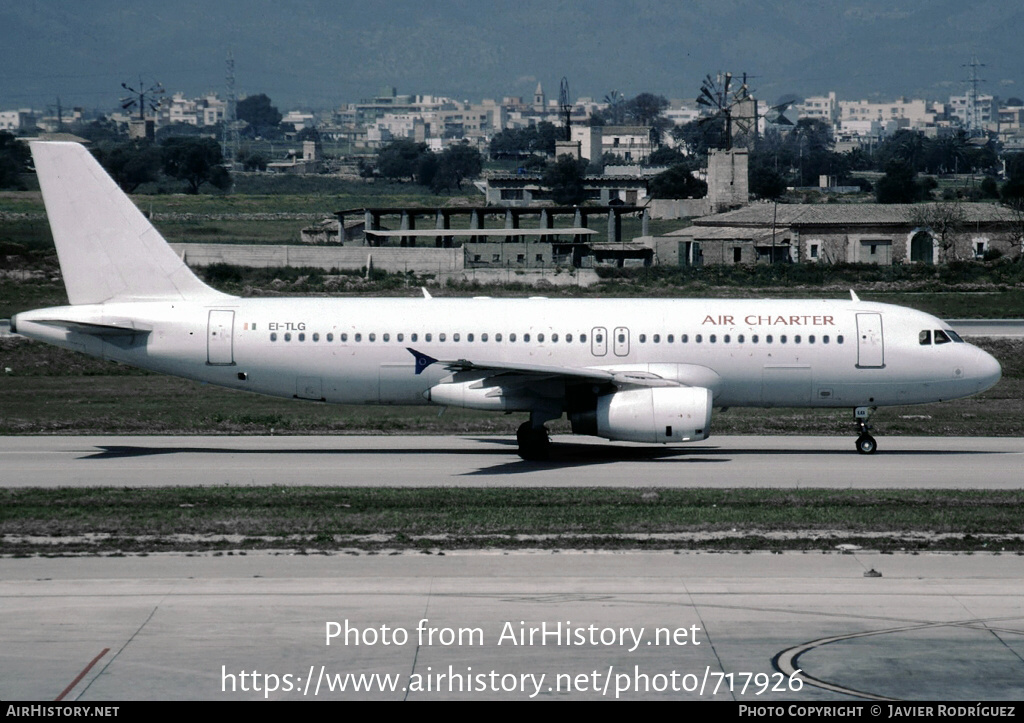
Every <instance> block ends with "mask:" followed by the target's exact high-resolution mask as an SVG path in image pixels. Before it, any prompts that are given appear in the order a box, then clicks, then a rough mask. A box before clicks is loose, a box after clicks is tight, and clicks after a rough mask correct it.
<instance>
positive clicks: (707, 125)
mask: <svg viewBox="0 0 1024 723" xmlns="http://www.w3.org/2000/svg"><path fill="white" fill-rule="evenodd" d="M672 137H673V138H675V139H676V140H677V141H680V142H681V143H683V144H685V145H686V150H687V151H689V153H690V155H691V156H698V157H701V158H703V157H704V156H707V154H708V149H710V148H724V147H725V119H724V118H723V117H721V116H719V117H717V118H710V119H707V120H696V121H690V122H689V123H684V124H683V125H681V126H676V127H675V128H673V129H672Z"/></svg>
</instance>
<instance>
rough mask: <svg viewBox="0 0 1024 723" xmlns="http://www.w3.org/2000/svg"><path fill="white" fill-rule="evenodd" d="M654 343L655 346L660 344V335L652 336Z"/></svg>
mask: <svg viewBox="0 0 1024 723" xmlns="http://www.w3.org/2000/svg"><path fill="white" fill-rule="evenodd" d="M654 343H655V344H659V343H661V335H660V334H655V335H654Z"/></svg>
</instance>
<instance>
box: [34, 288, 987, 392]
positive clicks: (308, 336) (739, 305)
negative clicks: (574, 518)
mask: <svg viewBox="0 0 1024 723" xmlns="http://www.w3.org/2000/svg"><path fill="white" fill-rule="evenodd" d="M52 319H60V320H62V321H64V322H67V321H80V322H82V323H83V324H98V325H103V324H113V325H120V326H124V325H126V324H128V325H132V326H133V327H134V328H137V329H139V330H140V333H139V334H137V335H120V336H103V335H96V334H89V333H80V332H78V331H75V330H73V329H68V328H67V327H66V326H59V325H52V324H47V323H43V322H45V321H47V320H52ZM15 324H16V328H17V331H18V333H20V334H22V335H24V336H28V337H32V338H36V339H40V340H43V341H47V342H49V343H53V344H57V345H59V346H64V347H67V348H71V349H75V350H78V351H83V352H85V353H88V354H91V355H94V356H99V357H103V358H107V359H113V360H116V361H119V362H123V363H126V364H131V365H134V366H138V367H143V368H146V369H152V370H155V371H159V372H164V373H167V374H174V375H178V376H182V377H187V378H191V379H196V380H202V381H206V382H210V383H213V384H219V385H222V386H225V387H230V388H233V389H244V390H249V391H253V392H259V393H261V394H269V395H274V396H280V397H296V398H304V399H313V400H321V401H326V402H332V403H349V404H425V403H429V401H430V399H429V396H430V395H429V390H430V389H431V388H432V387H436V386H437V385H439V384H443V383H445V382H446V381H451V380H452V374H451V372H449V371H447V370H446V369H445V368H444V366H443V365H442V364H436V365H433V366H430V367H428V368H426V369H425V370H423V372H422V373H421V374H418V375H417V374H416V373H415V365H414V361H415V360H414V357H413V355H412V353H411V352H410V351H409V349H410V348H412V349H415V350H416V351H418V352H420V353H422V354H426V355H429V356H431V357H433V358H435V359H438V360H446V361H456V360H463V359H465V360H472V361H473V362H476V363H494V364H509V365H531V366H541V367H551V368H560V369H584V368H595V369H604V370H613V371H617V372H618V371H623V372H629V371H634V372H649V373H652V374H656V375H657V376H660V377H663V378H665V379H668V380H670V381H672V382H676V383H681V384H683V385H690V386H697V387H706V388H708V389H710V390H711V391H712V394H713V399H714V405H715V406H720V407H728V406H763V407H772V406H790V407H861V406H885V405H895V404H918V403H925V402H935V401H941V400H945V399H952V398H957V397H964V396H969V395H971V394H976V393H978V392H980V391H983V390H984V389H987V388H989V387H990V386H992V385H993V384H995V382H996V381H998V379H999V376H1000V369H999V365H998V363H997V362H996V361H995V359H993V358H992V357H991V356H990V355H988V354H987V353H986V352H984V351H982V350H981V349H978V348H977V347H974V346H973V345H970V344H965V343H961V342H950V343H943V344H932V343H929V344H922V343H921V337H920V334H921V332H922V331H929V332H933V331H934V330H938V329H947V330H948V326H947V325H946V324H945V323H944V322H942V321H940V320H938V319H936V318H935V317H933V316H930V315H928V314H924V313H922V312H918V311H914V310H912V309H907V308H903V307H897V306H891V305H886V304H875V303H869V302H861V301H822V300H725V299H699V300H697V299H694V300H688V299H502V298H474V299H451V298H432V299H426V298H423V299H421V298H410V299H405V298H397V299H396V298H360V299H336V298H289V299H284V298H282V299H264V298H260V299H242V298H232V297H224V298H223V299H219V300H217V302H216V303H196V302H167V301H154V302H139V301H134V302H130V303H107V304H90V305H78V306H71V307H61V308H56V309H40V310H36V311H31V312H25V313H22V314H18V315H17V316H16V317H15ZM954 336H955V335H954ZM570 381H571V380H570ZM552 383H553V385H554V388H553V389H551V392H550V397H551V398H552V399H561V398H563V397H564V396H565V386H566V385H567V384H568V383H569V382H568V381H567V380H566V379H564V378H556V379H554V381H553V382H552ZM541 386H542V385H541ZM534 387H535V389H534V396H533V397H532V398H531V399H532V400H533V401H531V399H526V400H520V401H519V402H514V401H513V402H507V403H506V404H505V406H500V405H499V406H495V405H494V404H490V403H489V402H487V401H484V402H481V401H480V400H478V399H475V400H471V401H467V402H466V404H464V406H472V407H477V408H495V409H497V408H501V409H507V410H511V409H517V410H524V411H526V410H529V409H530V408H531V404H534V403H535V401H536V388H537V385H536V384H535V385H534ZM542 394H543V392H542ZM434 401H436V402H438V403H445V404H448V403H451V400H450V399H448V398H447V397H446V398H445V399H444V401H443V402H441V401H438V400H437V399H435V400H434ZM488 404H490V406H488Z"/></svg>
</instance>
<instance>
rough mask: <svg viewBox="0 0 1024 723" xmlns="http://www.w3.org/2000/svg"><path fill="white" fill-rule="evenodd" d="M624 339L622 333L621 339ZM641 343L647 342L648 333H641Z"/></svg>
mask: <svg viewBox="0 0 1024 723" xmlns="http://www.w3.org/2000/svg"><path fill="white" fill-rule="evenodd" d="M622 340H623V339H622V336H621V335H620V336H619V341H622ZM640 343H641V344H646V343H647V334H641V335H640Z"/></svg>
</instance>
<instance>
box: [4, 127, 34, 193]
mask: <svg viewBox="0 0 1024 723" xmlns="http://www.w3.org/2000/svg"><path fill="white" fill-rule="evenodd" d="M30 156H31V154H30V153H29V150H28V146H27V145H26V144H24V143H22V142H21V141H19V140H18V139H17V138H15V136H14V134H13V133H8V132H7V131H0V188H18V189H20V188H24V184H23V183H22V182H21V174H22V173H25V172H26V171H28V170H29V158H30Z"/></svg>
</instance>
